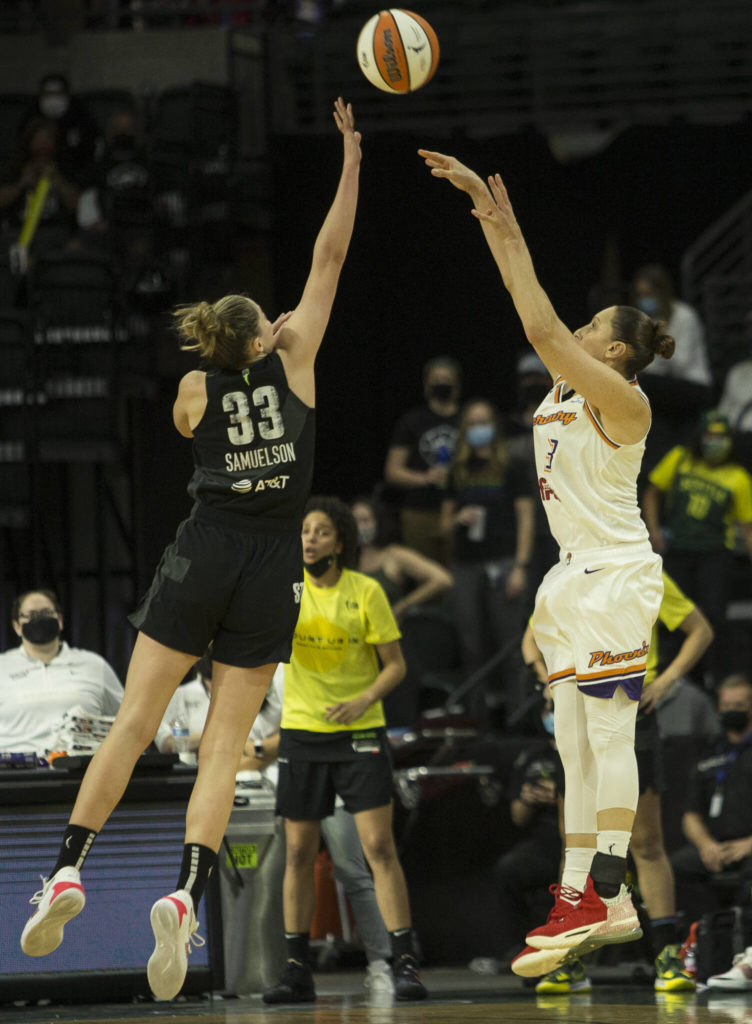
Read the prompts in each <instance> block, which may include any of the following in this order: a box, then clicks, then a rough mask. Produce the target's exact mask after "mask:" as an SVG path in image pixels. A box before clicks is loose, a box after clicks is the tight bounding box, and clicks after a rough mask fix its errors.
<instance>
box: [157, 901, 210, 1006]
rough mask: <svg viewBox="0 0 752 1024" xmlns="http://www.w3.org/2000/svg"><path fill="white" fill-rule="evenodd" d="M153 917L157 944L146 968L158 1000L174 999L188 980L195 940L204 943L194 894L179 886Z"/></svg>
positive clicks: (161, 904) (158, 907) (160, 905)
mask: <svg viewBox="0 0 752 1024" xmlns="http://www.w3.org/2000/svg"><path fill="white" fill-rule="evenodd" d="M150 919H151V927H152V931H153V932H154V939H155V941H156V945H155V947H154V952H153V953H152V955H151V956H150V957H149V963H148V964H147V967H146V974H147V977H148V979H149V987H150V988H151V990H152V992H153V993H154V996H155V997H156V998H157V999H173V998H174V997H175V996H176V995H177V994H178V992H179V991H180V989H181V988H182V987H183V982H184V981H185V973H186V971H187V970H188V954H189V953H190V951H191V943H193V945H194V946H203V945H204V939H202V938H201V936H200V935H197V934H196V931H197V930H198V921H197V920H196V915H195V913H194V911H193V900H192V898H191V895H190V893H188V892H186V891H185V889H178V891H177V892H173V893H170V895H169V896H163V897H162V899H161V900H157V902H156V903H155V904H154V906H153V907H152V908H151V918H150Z"/></svg>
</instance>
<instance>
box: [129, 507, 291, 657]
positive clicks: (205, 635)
mask: <svg viewBox="0 0 752 1024" xmlns="http://www.w3.org/2000/svg"><path fill="white" fill-rule="evenodd" d="M283 530H284V532H282V531H283ZM302 590H303V553H302V545H301V541H300V527H299V524H296V523H281V524H280V532H278V533H270V532H259V533H256V532H253V531H252V530H250V529H249V530H246V529H242V528H235V527H228V526H226V525H225V524H224V523H223V524H221V525H220V524H218V523H217V522H212V521H206V520H204V519H202V518H200V517H191V518H190V519H186V520H184V521H183V522H182V523H181V524H180V526H179V527H178V531H177V535H176V537H175V540H174V541H173V542H172V544H170V545H169V546H168V547H167V548H166V549H165V552H164V554H163V555H162V560H161V561H160V563H159V565H158V566H157V570H156V572H155V574H154V579H153V580H152V584H151V587H150V588H149V590H148V591H147V593H146V595H145V596H144V598H143V599H142V601H141V604H140V605H139V606H138V608H137V609H136V611H135V612H133V614H132V615H130V616H129V621H130V622H131V624H132V625H133V626H135V627H136V628H137V629H139V630H140V631H141V632H142V633H145V634H146V635H147V636H149V637H151V638H152V639H153V640H157V641H158V642H159V643H161V644H164V645H165V646H167V647H172V648H173V649H175V650H178V651H183V652H184V653H186V654H195V655H196V657H197V658H200V657H201V655H202V654H203V653H204V652H205V651H206V648H207V647H208V646H209V643H210V642H212V641H213V647H212V655H211V656H212V658H213V659H214V660H215V661H219V662H222V663H223V664H225V665H237V666H239V667H242V668H256V667H257V666H259V665H266V664H269V663H270V662H276V661H289V660H290V652H291V649H292V635H293V631H294V629H295V624H296V623H297V621H298V612H299V611H300V597H301V594H302Z"/></svg>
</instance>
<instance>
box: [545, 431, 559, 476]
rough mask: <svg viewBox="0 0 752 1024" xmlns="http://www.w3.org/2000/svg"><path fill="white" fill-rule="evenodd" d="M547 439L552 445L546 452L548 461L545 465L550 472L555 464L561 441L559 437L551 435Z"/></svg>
mask: <svg viewBox="0 0 752 1024" xmlns="http://www.w3.org/2000/svg"><path fill="white" fill-rule="evenodd" d="M547 440H548V443H549V445H550V447H549V449H548V451H547V452H546V462H545V464H544V466H543V468H544V470H545V471H546V473H548V472H549V471H550V470H551V467H552V466H553V461H554V455H556V449H557V448H558V447H559V442H558V440H557V438H555V437H549V438H548V439H547Z"/></svg>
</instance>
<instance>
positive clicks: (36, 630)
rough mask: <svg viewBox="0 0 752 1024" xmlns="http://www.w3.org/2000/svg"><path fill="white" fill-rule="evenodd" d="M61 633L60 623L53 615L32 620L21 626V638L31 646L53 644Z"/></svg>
mask: <svg viewBox="0 0 752 1024" xmlns="http://www.w3.org/2000/svg"><path fill="white" fill-rule="evenodd" d="M61 633H62V629H61V628H60V623H59V622H58V620H57V619H56V618H55V617H54V616H53V615H43V616H41V617H40V618H38V619H31V620H30V621H29V622H24V624H23V626H21V636H22V637H23V638H24V640H27V641H28V642H29V643H30V644H51V643H52V641H53V640H57V638H58V637H59V636H60V634H61Z"/></svg>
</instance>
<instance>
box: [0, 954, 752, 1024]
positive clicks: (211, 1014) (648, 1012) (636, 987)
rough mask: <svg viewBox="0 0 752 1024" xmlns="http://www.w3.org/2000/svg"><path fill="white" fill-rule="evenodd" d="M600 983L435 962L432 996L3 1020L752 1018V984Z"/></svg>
mask: <svg viewBox="0 0 752 1024" xmlns="http://www.w3.org/2000/svg"><path fill="white" fill-rule="evenodd" d="M591 974H592V976H593V982H594V984H593V990H592V992H590V993H587V994H583V995H580V994H574V995H571V996H545V997H544V996H536V995H535V992H534V991H533V990H532V989H530V988H524V987H523V986H522V984H521V982H520V981H519V980H518V979H516V978H513V977H512V976H510V975H504V976H480V975H477V974H474V973H473V972H472V971H470V970H467V969H463V968H457V969H454V968H429V969H427V970H425V971H423V978H424V981H425V983H426V986H427V987H428V989H429V992H430V993H431V997H430V998H429V999H428V1000H426V1001H425V1002H423V1003H412V1004H411V1003H397V1004H390V1003H388V1002H385V1001H384V1000H383V998H381V999H379V1000H377V999H376V997H374V998H373V999H371V1000H369V997H368V996H367V995H366V994H365V992H364V990H363V988H362V979H363V974H362V972H348V973H346V974H317V975H316V986H317V990H318V993H319V997H318V1000H317V1002H316V1003H315V1005H312V1006H299V1007H289V1006H279V1007H273V1006H264V1005H263V1003H262V1002H261V997H260V996H245V997H240V998H234V999H226V1000H223V999H220V998H217V997H215V998H213V999H210V998H206V999H191V1000H186V1001H182V1002H181V1001H176V1002H174V1003H169V1004H160V1003H154V1002H141V1003H135V1004H134V1003H127V1004H126V1003H117V1004H102V1003H99V1004H91V1005H76V1006H71V1005H50V1006H45V1007H42V1006H24V1007H14V1006H6V1007H2V1008H0V1024H58V1022H60V1024H69V1022H70V1024H74V1022H76V1024H78V1022H81V1024H147V1022H153V1024H171V1022H177V1024H465V1022H467V1024H529V1022H536V1024H557V1022H562V1024H563V1022H571V1024H752V992H747V993H743V992H739V993H730V992H721V993H718V994H715V991H714V990H705V991H704V992H699V993H697V994H673V995H672V994H670V993H656V992H654V991H653V988H652V984H649V983H648V982H647V980H645V979H642V982H641V983H640V981H637V982H635V981H632V980H631V979H630V978H629V976H628V975H627V974H626V972H624V971H622V972H621V973H619V972H614V971H613V970H611V971H610V972H608V971H607V972H606V973H605V974H604V973H603V972H601V974H600V976H599V972H598V971H597V970H595V971H592V972H591Z"/></svg>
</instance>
